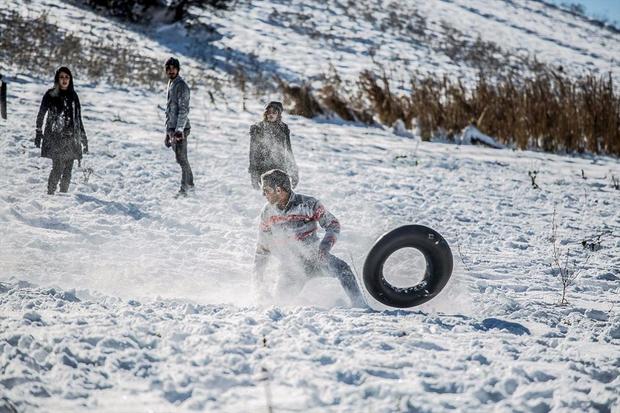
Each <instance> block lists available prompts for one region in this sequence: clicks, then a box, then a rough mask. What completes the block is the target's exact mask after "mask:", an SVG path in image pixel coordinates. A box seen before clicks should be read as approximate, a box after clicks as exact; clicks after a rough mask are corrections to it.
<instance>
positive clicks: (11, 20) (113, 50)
mask: <svg viewBox="0 0 620 413" xmlns="http://www.w3.org/2000/svg"><path fill="white" fill-rule="evenodd" d="M0 23H1V24H0V30H1V31H2V36H0V62H2V61H4V62H6V61H11V62H12V63H13V64H15V65H16V66H21V67H24V68H28V69H29V71H30V72H31V73H33V74H40V75H47V76H52V75H53V73H54V71H55V70H56V69H57V68H58V67H60V66H62V65H65V66H69V67H70V68H71V69H72V71H73V72H74V75H75V76H78V77H81V78H88V79H91V80H105V81H111V82H114V83H116V84H136V83H137V84H140V85H144V86H148V87H151V88H155V87H158V86H159V85H160V84H161V82H162V79H163V70H162V67H161V62H158V61H156V60H155V59H152V58H149V57H145V56H142V55H140V54H137V53H136V52H134V51H132V50H130V49H128V48H126V47H124V46H122V45H120V44H115V43H110V42H100V43H88V42H85V41H83V40H82V39H80V38H78V37H76V36H74V35H72V34H70V33H66V32H64V31H63V30H62V29H61V28H59V27H58V26H56V25H55V24H53V23H51V22H50V21H49V20H48V18H47V15H46V14H41V15H39V16H37V17H36V18H33V19H26V18H24V17H22V16H21V15H20V14H19V13H17V12H15V11H10V12H8V13H6V14H4V15H2V21H1V22H0Z"/></svg>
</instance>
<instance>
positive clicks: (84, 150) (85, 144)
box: [82, 143, 88, 153]
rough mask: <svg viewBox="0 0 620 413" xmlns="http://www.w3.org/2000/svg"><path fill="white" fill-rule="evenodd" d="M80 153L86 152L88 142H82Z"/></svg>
mask: <svg viewBox="0 0 620 413" xmlns="http://www.w3.org/2000/svg"><path fill="white" fill-rule="evenodd" d="M82 153H88V144H87V143H83V144H82Z"/></svg>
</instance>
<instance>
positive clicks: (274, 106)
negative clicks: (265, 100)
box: [263, 100, 284, 121]
mask: <svg viewBox="0 0 620 413" xmlns="http://www.w3.org/2000/svg"><path fill="white" fill-rule="evenodd" d="M269 109H274V110H275V111H276V112H278V118H277V120H278V121H281V120H282V112H283V111H284V106H282V103H280V102H277V101H275V100H274V101H271V102H269V104H268V105H267V106H265V113H263V120H264V121H267V111H268V110H269Z"/></svg>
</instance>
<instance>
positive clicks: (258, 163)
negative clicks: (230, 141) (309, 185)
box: [248, 121, 299, 189]
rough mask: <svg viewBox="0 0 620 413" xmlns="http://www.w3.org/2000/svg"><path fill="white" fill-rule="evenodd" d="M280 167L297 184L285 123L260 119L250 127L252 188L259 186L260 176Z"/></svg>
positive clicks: (295, 166)
mask: <svg viewBox="0 0 620 413" xmlns="http://www.w3.org/2000/svg"><path fill="white" fill-rule="evenodd" d="M271 169H281V170H283V171H284V172H286V173H287V174H288V176H289V177H290V178H291V183H292V185H293V187H295V186H297V182H298V181H299V174H298V169H297V163H296V162H295V157H294V156H293V149H292V148H291V133H290V131H289V129H288V126H287V125H286V123H283V122H281V121H277V122H267V121H262V122H259V123H257V124H255V125H252V127H251V128H250V166H249V168H248V172H250V178H251V180H252V186H253V187H254V188H257V189H258V188H259V187H260V176H261V175H262V174H263V173H265V172H267V171H269V170H271Z"/></svg>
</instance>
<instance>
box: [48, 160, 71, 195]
mask: <svg viewBox="0 0 620 413" xmlns="http://www.w3.org/2000/svg"><path fill="white" fill-rule="evenodd" d="M72 170H73V159H52V170H51V172H50V176H49V178H48V180H47V193H48V194H50V195H51V194H53V193H54V192H56V188H57V187H58V181H60V192H67V191H68V190H69V184H70V183H71V171H72Z"/></svg>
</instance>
